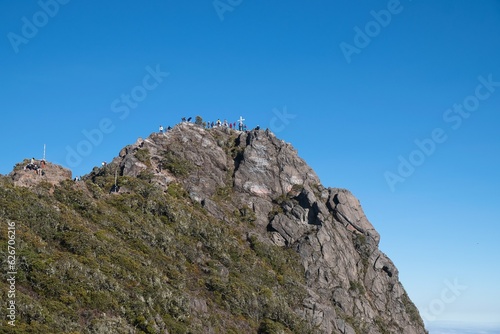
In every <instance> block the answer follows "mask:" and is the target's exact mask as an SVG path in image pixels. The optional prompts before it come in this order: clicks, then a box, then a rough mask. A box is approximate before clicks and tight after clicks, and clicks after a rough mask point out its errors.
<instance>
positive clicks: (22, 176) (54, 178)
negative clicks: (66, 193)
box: [9, 159, 71, 187]
mask: <svg viewBox="0 0 500 334" xmlns="http://www.w3.org/2000/svg"><path fill="white" fill-rule="evenodd" d="M9 177H10V178H11V179H12V180H13V181H14V184H15V185H16V186H22V187H33V186H35V185H37V184H39V183H40V182H48V183H50V184H52V185H55V184H58V183H59V182H61V181H64V180H70V179H71V171H70V170H69V169H66V168H64V167H62V166H60V165H57V164H54V163H51V162H49V161H44V160H36V159H25V160H24V161H22V162H20V163H17V164H16V165H15V166H14V169H13V170H12V172H10V174H9Z"/></svg>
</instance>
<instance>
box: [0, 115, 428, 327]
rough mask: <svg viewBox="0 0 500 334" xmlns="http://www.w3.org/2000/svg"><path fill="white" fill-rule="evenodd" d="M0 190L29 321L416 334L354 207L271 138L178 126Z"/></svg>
mask: <svg viewBox="0 0 500 334" xmlns="http://www.w3.org/2000/svg"><path fill="white" fill-rule="evenodd" d="M1 184H2V187H0V219H1V220H4V221H15V222H16V224H17V226H19V233H18V234H19V236H18V239H19V241H18V242H19V243H20V246H19V252H20V254H19V256H18V259H19V260H18V261H19V263H18V272H19V274H18V282H17V284H18V291H19V294H18V296H19V297H18V300H17V305H18V314H19V326H24V328H25V329H26V330H31V331H32V332H36V331H37V330H47V329H50V331H49V332H54V333H58V332H71V331H73V332H81V333H143V332H144V333H170V334H172V333H221V332H223V333H343V334H356V333H370V334H377V333H378V334H385V333H405V334H420V333H426V331H425V328H424V325H423V322H422V319H421V318H420V315H419V313H418V310H417V309H416V307H415V306H414V305H413V303H412V302H411V300H410V299H409V297H408V295H407V294H406V292H405V290H404V288H403V286H402V285H401V283H400V282H399V280H398V270H397V269H396V267H395V266H394V264H393V263H392V262H391V260H390V259H389V258H388V257H387V256H386V255H385V254H383V253H382V252H381V251H380V250H379V249H378V243H379V240H380V236H379V234H378V233H377V231H376V230H375V228H374V227H373V226H372V225H371V223H370V222H369V221H368V219H367V218H366V216H365V214H364V213H363V210H362V208H361V205H360V203H359V201H358V200H357V199H356V198H355V197H354V196H353V195H352V194H351V193H350V192H349V191H348V190H345V189H336V188H325V187H324V186H322V185H321V183H320V181H319V178H318V177H317V175H316V174H315V172H314V171H313V170H312V169H311V168H310V167H309V166H308V165H307V164H306V163H305V162H304V161H303V160H302V159H301V158H300V157H299V156H298V154H297V152H296V150H295V149H294V148H293V147H292V146H291V145H290V144H288V143H285V142H284V141H283V140H280V139H278V138H277V137H275V135H274V134H272V133H271V132H270V131H267V130H251V131H244V132H242V131H235V130H232V129H229V128H227V127H215V128H212V129H205V128H202V127H200V126H198V125H196V124H193V123H189V122H183V123H181V124H179V125H177V126H175V127H174V128H173V129H172V130H170V131H168V132H166V133H154V134H151V135H150V136H149V137H148V138H146V139H138V140H137V142H136V143H134V144H132V145H129V146H126V147H125V148H123V149H122V150H121V151H120V153H119V156H118V157H116V158H114V159H113V160H112V162H111V163H109V164H107V165H105V166H102V167H100V168H98V167H96V168H94V170H93V171H92V172H91V173H89V174H88V175H86V176H84V177H83V178H82V180H81V181H76V182H75V181H72V180H64V181H61V182H60V183H59V184H56V185H55V186H53V187H54V189H50V190H48V187H46V186H44V183H40V184H31V183H30V184H17V183H16V184H14V181H13V177H12V174H11V176H10V177H2V178H1ZM20 185H21V186H23V185H27V186H28V187H29V188H28V189H26V188H24V187H19V186H20ZM15 208H18V209H17V210H15ZM19 208H22V209H19ZM21 253H22V254H21ZM3 284H5V283H3ZM4 291H6V289H2V293H4ZM2 297H3V296H2ZM54 328H55V329H54Z"/></svg>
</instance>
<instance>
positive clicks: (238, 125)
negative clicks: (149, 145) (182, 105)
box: [159, 116, 260, 133]
mask: <svg viewBox="0 0 500 334" xmlns="http://www.w3.org/2000/svg"><path fill="white" fill-rule="evenodd" d="M191 120H192V117H182V118H181V123H185V122H188V123H189V122H191ZM244 121H245V119H244V118H243V117H241V116H240V118H239V119H238V120H237V121H235V122H228V121H227V119H224V120H223V121H221V120H220V118H219V119H217V120H216V121H212V122H205V121H203V120H202V118H201V117H199V116H197V117H196V121H195V124H198V125H199V126H202V127H204V128H206V129H212V128H217V127H226V128H229V129H232V130H238V131H247V130H248V128H247V125H246V124H245V123H244ZM255 129H256V130H259V129H260V127H259V126H257V127H256V128H255ZM170 130H172V127H171V126H168V127H167V128H164V127H163V125H160V128H159V132H160V133H166V132H168V131H170Z"/></svg>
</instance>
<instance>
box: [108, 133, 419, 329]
mask: <svg viewBox="0 0 500 334" xmlns="http://www.w3.org/2000/svg"><path fill="white" fill-rule="evenodd" d="M106 168H113V169H115V170H117V171H119V175H122V176H134V177H135V176H139V177H145V176H147V177H149V178H151V181H152V182H156V183H157V184H159V185H160V186H161V187H165V188H166V189H168V187H170V186H172V185H173V184H181V185H182V186H183V187H184V189H186V191H187V192H188V194H189V196H190V197H191V199H192V200H194V201H196V202H198V203H200V204H201V205H202V206H203V207H204V208H205V209H206V210H207V212H208V213H209V214H210V215H212V216H213V217H215V218H217V219H220V220H224V221H228V222H230V221H231V217H230V216H229V215H228V214H227V213H228V212H234V211H235V210H239V211H240V212H242V214H244V215H246V214H251V215H253V216H254V217H255V228H254V231H253V232H252V233H255V232H257V234H258V235H259V238H260V239H261V240H262V241H264V242H267V243H273V244H276V245H278V246H280V247H289V248H292V249H293V250H295V251H296V252H297V253H298V254H299V255H300V257H301V261H302V265H303V267H304V270H305V276H306V282H307V283H306V284H307V291H308V296H307V298H305V299H304V300H303V304H302V306H301V307H300V308H298V309H297V310H296V313H297V315H298V316H300V317H303V318H305V319H307V320H308V321H309V322H311V323H313V324H315V325H316V326H317V328H318V329H319V331H320V332H321V333H349V334H351V333H352V334H354V333H370V334H377V333H380V334H382V333H405V334H419V333H426V331H425V328H424V325H423V322H422V319H421V318H420V315H419V313H418V310H417V309H416V308H415V306H414V305H413V303H412V302H411V301H410V299H409V298H408V296H407V294H406V292H405V290H404V288H403V286H402V285H401V283H400V282H399V280H398V270H397V269H396V267H395V266H394V264H393V263H392V261H391V260H390V259H389V258H388V257H387V256H386V255H385V254H383V253H382V252H381V251H380V250H379V249H378V243H379V240H380V236H379V234H378V233H377V231H376V230H375V228H374V227H373V226H372V225H371V223H370V222H369V221H368V219H367V218H366V216H365V214H364V213H363V210H362V208H361V205H360V203H359V201H358V200H357V199H356V198H355V197H354V196H353V195H352V194H351V193H350V192H349V191H348V190H345V189H336V188H325V187H323V186H322V185H321V184H320V181H319V178H318V177H317V176H316V174H315V173H314V171H313V170H312V169H311V168H310V167H309V166H308V165H307V164H306V163H305V162H304V161H303V160H302V159H301V158H300V157H299V156H298V154H297V152H296V151H295V150H294V148H293V147H292V146H291V145H289V144H287V143H285V142H283V141H282V140H279V139H278V138H276V137H275V136H274V135H273V134H272V133H270V132H268V131H267V130H266V131H264V130H252V131H247V132H239V131H234V130H230V129H228V128H224V127H220V128H213V129H209V130H207V129H203V128H201V127H199V126H197V125H195V124H192V123H181V124H180V125H177V126H176V127H174V128H173V129H172V130H171V131H169V132H167V133H164V134H152V135H151V136H150V137H148V138H147V139H139V140H138V141H137V142H136V143H135V144H133V145H129V146H127V147H125V148H124V149H123V150H122V151H121V152H120V154H119V156H118V157H117V158H115V159H114V160H113V161H112V163H110V164H109V165H108V166H107V167H106ZM125 191H126V189H125V188H121V189H119V192H125ZM247 211H248V212H247Z"/></svg>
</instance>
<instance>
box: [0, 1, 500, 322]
mask: <svg viewBox="0 0 500 334" xmlns="http://www.w3.org/2000/svg"><path fill="white" fill-rule="evenodd" d="M0 36H2V39H1V42H0V77H1V80H0V92H1V93H0V94H1V97H2V98H1V99H0V110H1V111H2V121H1V123H0V136H1V138H2V142H3V143H4V145H3V146H2V158H1V160H0V162H1V163H0V173H2V174H6V173H9V172H10V170H11V169H12V167H13V165H14V164H15V163H17V162H19V161H21V160H23V159H24V158H29V157H32V156H34V157H37V158H39V157H41V156H42V154H43V145H44V144H46V145H47V153H46V154H47V159H48V160H49V161H52V162H55V163H59V164H62V165H65V166H68V167H70V168H71V169H72V171H73V174H74V175H83V174H86V173H88V172H90V171H91V169H92V168H93V167H94V166H98V165H99V164H100V163H101V162H102V161H110V160H111V159H112V158H113V157H115V156H116V155H117V154H118V152H119V151H120V149H121V148H122V147H124V146H126V145H128V144H131V143H133V142H135V140H136V139H137V138H138V137H147V136H148V135H149V134H150V133H151V132H154V131H156V130H157V129H158V126H159V125H160V124H162V125H164V126H168V125H174V124H176V123H177V122H178V121H180V119H181V117H184V116H186V117H188V116H192V117H194V116H196V115H201V116H202V117H203V118H204V119H205V120H216V119H217V118H227V119H228V120H229V121H236V119H237V118H238V117H240V116H243V117H244V118H245V119H246V120H247V124H248V125H249V126H250V127H253V126H256V125H260V126H261V127H269V128H270V129H271V130H273V131H274V132H275V133H276V134H277V135H278V136H279V137H281V138H283V139H285V140H286V141H288V142H290V143H292V144H293V145H294V146H295V147H296V148H297V149H298V151H299V154H300V155H301V156H302V157H303V158H304V159H305V160H306V161H307V162H308V163H309V164H310V165H311V166H312V167H313V168H314V169H315V170H316V172H317V173H318V175H319V177H320V178H321V180H322V182H323V184H324V185H325V186H330V187H342V188H348V189H350V190H351V191H352V192H353V193H354V194H355V195H356V196H357V197H358V198H359V199H360V201H361V203H362V205H363V207H364V209H365V212H366V214H367V216H368V218H369V220H370V221H371V222H372V223H373V224H374V226H375V227H376V228H377V230H378V231H379V232H380V233H381V236H382V238H381V249H382V250H383V251H384V252H386V253H387V254H388V255H389V257H391V258H392V259H393V260H394V262H395V264H396V266H397V267H398V268H399V270H400V278H401V280H402V282H403V284H404V286H405V288H406V289H407V290H408V293H409V295H410V297H411V298H412V299H413V300H414V302H415V303H416V304H417V306H418V307H419V309H420V310H421V312H422V314H423V315H424V318H425V319H426V321H427V322H428V323H433V322H437V321H463V322H469V323H485V322H497V323H500V288H499V287H498V277H500V265H499V264H498V254H500V243H499V242H498V240H499V238H500V232H499V228H498V226H499V223H500V205H499V204H500V174H499V172H498V171H499V170H500V168H499V167H500V157H499V153H500V152H499V151H500V131H498V126H499V124H500V61H499V59H500V40H499V39H498V36H500V1H498V0H483V1H464V0H462V1H461V0H455V1H452V0H445V1H440V2H439V3H436V2H435V1H431V0H418V1H417V0H414V1H410V0H401V1H397V0H390V1H378V0H377V1H373V0H372V1H356V2H355V3H353V2H352V1H347V0H337V1H325V0H316V1H311V2H304V1H296V0H293V1H287V2H286V3H277V2H276V3H275V2H269V1H267V2H265V3H262V2H255V1H248V0H232V1H229V0H220V1H213V0H207V1H197V2H195V3H193V2H181V1H170V0H166V1H146V2H141V3H139V2H135V1H128V0H122V1H106V2H101V1H77V0H71V1H68V0H58V1H57V2H56V0H41V1H39V2H36V1H23V2H13V1H2V2H0ZM460 108H461V109H460ZM89 138H90V139H89ZM70 152H73V153H70ZM450 286H451V287H450Z"/></svg>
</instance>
